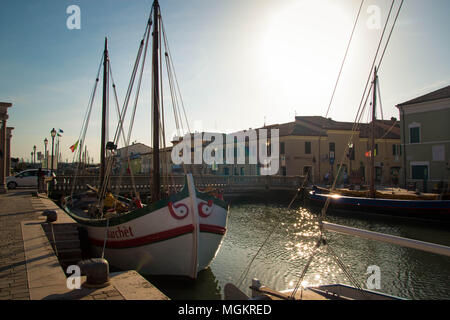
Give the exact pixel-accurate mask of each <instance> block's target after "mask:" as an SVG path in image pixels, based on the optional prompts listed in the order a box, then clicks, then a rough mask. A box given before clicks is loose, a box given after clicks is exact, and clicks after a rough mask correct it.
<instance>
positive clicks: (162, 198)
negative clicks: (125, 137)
mask: <svg viewBox="0 0 450 320" xmlns="http://www.w3.org/2000/svg"><path fill="white" fill-rule="evenodd" d="M152 13H153V20H152V18H150V19H149V21H148V24H147V27H146V31H145V34H144V38H143V40H142V42H141V47H140V49H139V53H138V58H140V55H142V53H144V58H143V62H142V69H141V76H142V72H143V65H144V63H145V55H146V49H147V47H148V43H149V38H150V34H152V45H153V50H152V75H153V81H152V120H153V124H152V125H153V171H152V183H151V198H152V201H151V203H150V204H149V205H143V204H142V203H141V202H140V200H139V196H138V195H137V196H136V197H135V198H133V199H127V198H123V197H120V196H116V197H114V196H113V195H112V194H111V193H110V192H108V189H109V184H108V182H109V179H110V172H111V168H112V162H113V159H112V158H113V157H112V156H110V157H109V158H108V157H107V156H106V155H107V153H106V151H107V150H109V151H110V153H113V152H114V150H115V149H116V148H117V147H116V140H118V138H117V137H118V136H119V135H117V134H116V137H115V141H114V142H108V143H106V140H105V134H104V133H105V126H106V125H105V114H106V105H107V100H108V97H107V86H108V76H109V57H108V50H107V45H106V44H105V52H104V57H103V70H104V73H103V75H104V77H103V113H102V114H103V116H102V119H103V122H102V141H101V145H102V147H101V160H102V165H101V170H100V177H101V179H100V180H101V185H100V188H99V190H97V189H95V188H91V190H90V191H88V192H84V193H82V194H78V195H72V196H70V197H67V198H65V201H64V209H65V211H66V212H67V213H68V214H69V215H70V216H71V217H73V218H74V219H75V220H76V221H77V222H78V223H79V224H80V225H81V226H83V227H84V228H85V229H86V230H87V234H88V238H89V242H90V244H91V246H92V249H93V251H94V252H95V253H96V254H97V255H100V256H102V257H103V256H104V257H105V258H106V259H107V260H108V261H109V263H110V264H111V265H112V266H115V267H117V268H120V269H124V270H129V269H134V270H137V271H139V272H140V273H143V274H150V275H178V276H188V277H191V278H196V277H197V274H198V272H199V271H201V270H203V269H205V268H207V267H208V266H209V264H210V263H211V262H212V260H213V259H214V257H215V255H216V254H217V252H218V250H219V248H220V245H221V243H222V240H223V237H224V235H225V232H226V223H227V213H228V205H227V203H226V202H224V201H223V200H221V199H219V198H217V197H214V196H211V195H210V194H206V193H202V192H199V191H198V190H197V189H196V187H195V184H194V178H193V176H192V175H191V174H186V177H185V185H184V187H183V188H182V189H181V190H180V191H178V192H173V190H170V191H171V192H169V191H167V192H163V191H162V184H161V174H160V157H159V151H160V147H159V146H160V140H163V138H162V137H163V136H164V132H163V130H161V126H160V125H161V123H162V117H161V113H162V111H161V104H162V95H161V87H160V83H161V77H160V74H159V73H160V69H161V65H160V63H161V51H162V48H161V46H160V43H161V38H162V37H161V29H162V21H161V12H160V7H159V4H158V1H157V0H155V1H154V3H153V5H152ZM150 17H152V14H151V15H150ZM152 25H153V30H152ZM143 48H145V50H142V49H143ZM167 57H168V55H167V53H166V59H167ZM138 61H139V59H137V62H136V63H138ZM166 62H167V60H166ZM136 65H137V64H136ZM136 70H137V69H136V67H135V70H134V71H136ZM133 74H135V72H133ZM94 92H95V91H94ZM126 100H127V99H126ZM123 119H124V113H123V114H121V116H120V121H119V122H120V125H119V126H120V128H121V126H122V122H123ZM116 138H117V139H116ZM83 140H84V139H83Z"/></svg>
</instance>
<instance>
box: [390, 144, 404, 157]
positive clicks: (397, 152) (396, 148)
mask: <svg viewBox="0 0 450 320" xmlns="http://www.w3.org/2000/svg"><path fill="white" fill-rule="evenodd" d="M392 155H393V156H401V155H402V146H401V145H399V144H393V145H392Z"/></svg>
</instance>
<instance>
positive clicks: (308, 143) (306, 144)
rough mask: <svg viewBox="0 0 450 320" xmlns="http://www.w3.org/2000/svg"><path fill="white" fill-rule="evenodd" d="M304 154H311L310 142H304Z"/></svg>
mask: <svg viewBox="0 0 450 320" xmlns="http://www.w3.org/2000/svg"><path fill="white" fill-rule="evenodd" d="M305 154H311V142H305Z"/></svg>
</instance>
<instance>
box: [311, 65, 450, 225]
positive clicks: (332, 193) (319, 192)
mask: <svg viewBox="0 0 450 320" xmlns="http://www.w3.org/2000/svg"><path fill="white" fill-rule="evenodd" d="M377 81H378V76H377V68H376V67H375V71H374V79H373V99H372V124H371V143H370V146H371V150H370V151H369V154H370V162H369V163H370V190H369V191H368V192H364V191H354V190H348V191H347V190H327V189H322V188H317V187H313V190H310V191H308V192H306V199H307V200H308V202H309V203H310V204H313V205H317V206H320V207H323V206H324V205H325V203H327V201H328V203H329V206H330V209H331V210H332V211H337V210H339V211H341V212H346V211H356V212H365V213H373V214H385V215H393V216H397V217H403V218H413V219H424V220H433V221H445V222H450V200H444V199H441V198H440V197H439V195H416V194H386V193H381V192H377V190H376V189H375V164H374V159H375V156H374V155H375V120H376V119H375V110H376V104H377V99H376V98H377V95H376V92H377V90H376V88H377Z"/></svg>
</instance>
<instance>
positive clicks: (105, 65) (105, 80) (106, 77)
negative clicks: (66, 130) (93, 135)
mask: <svg viewBox="0 0 450 320" xmlns="http://www.w3.org/2000/svg"><path fill="white" fill-rule="evenodd" d="M108 83H109V57H108V38H105V51H104V56H103V100H102V140H101V143H100V185H101V186H102V185H103V180H104V178H105V166H106V161H105V157H106V125H107V119H106V115H107V112H108V110H107V109H108Z"/></svg>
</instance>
